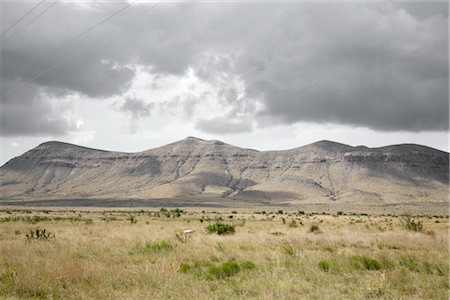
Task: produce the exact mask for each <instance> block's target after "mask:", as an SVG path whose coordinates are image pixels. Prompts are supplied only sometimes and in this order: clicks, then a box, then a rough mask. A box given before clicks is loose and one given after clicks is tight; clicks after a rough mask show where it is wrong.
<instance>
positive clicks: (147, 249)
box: [131, 240, 173, 254]
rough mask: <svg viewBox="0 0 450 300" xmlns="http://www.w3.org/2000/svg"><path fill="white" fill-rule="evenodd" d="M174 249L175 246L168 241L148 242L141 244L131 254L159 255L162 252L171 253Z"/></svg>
mask: <svg viewBox="0 0 450 300" xmlns="http://www.w3.org/2000/svg"><path fill="white" fill-rule="evenodd" d="M172 249H173V245H172V243H171V242H170V241H168V240H161V241H155V242H153V241H150V242H146V243H145V244H140V245H137V246H136V247H134V249H133V250H132V251H131V254H136V253H140V254H151V253H157V252H162V251H170V250H172Z"/></svg>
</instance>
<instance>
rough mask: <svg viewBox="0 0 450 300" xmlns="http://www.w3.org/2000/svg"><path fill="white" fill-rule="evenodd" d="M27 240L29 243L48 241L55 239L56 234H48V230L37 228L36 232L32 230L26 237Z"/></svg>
mask: <svg viewBox="0 0 450 300" xmlns="http://www.w3.org/2000/svg"><path fill="white" fill-rule="evenodd" d="M25 238H26V240H27V242H32V241H48V240H51V239H55V234H54V233H51V232H48V231H47V230H46V229H39V228H36V229H35V230H30V232H29V233H27V234H26V235H25Z"/></svg>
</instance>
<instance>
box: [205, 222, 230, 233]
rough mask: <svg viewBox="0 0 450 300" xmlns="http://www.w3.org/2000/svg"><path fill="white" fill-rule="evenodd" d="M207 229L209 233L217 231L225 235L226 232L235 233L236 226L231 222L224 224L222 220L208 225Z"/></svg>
mask: <svg viewBox="0 0 450 300" xmlns="http://www.w3.org/2000/svg"><path fill="white" fill-rule="evenodd" d="M206 231H207V232H208V233H217V234H219V235H225V234H234V233H235V226H234V225H231V224H224V223H221V222H218V223H214V224H210V225H208V226H206Z"/></svg>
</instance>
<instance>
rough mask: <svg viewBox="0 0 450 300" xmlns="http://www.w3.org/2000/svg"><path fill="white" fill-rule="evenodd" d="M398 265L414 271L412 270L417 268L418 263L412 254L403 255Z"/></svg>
mask: <svg viewBox="0 0 450 300" xmlns="http://www.w3.org/2000/svg"><path fill="white" fill-rule="evenodd" d="M400 265H401V266H403V267H405V268H407V269H408V270H410V271H414V270H416V269H417V267H418V265H419V264H418V263H417V261H416V260H415V258H414V257H412V256H403V257H402V258H401V259H400Z"/></svg>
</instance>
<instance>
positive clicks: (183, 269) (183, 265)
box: [180, 262, 191, 273]
mask: <svg viewBox="0 0 450 300" xmlns="http://www.w3.org/2000/svg"><path fill="white" fill-rule="evenodd" d="M190 269H191V265H190V264H188V263H184V262H183V263H181V264H180V272H181V273H187V272H189V270H190Z"/></svg>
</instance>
